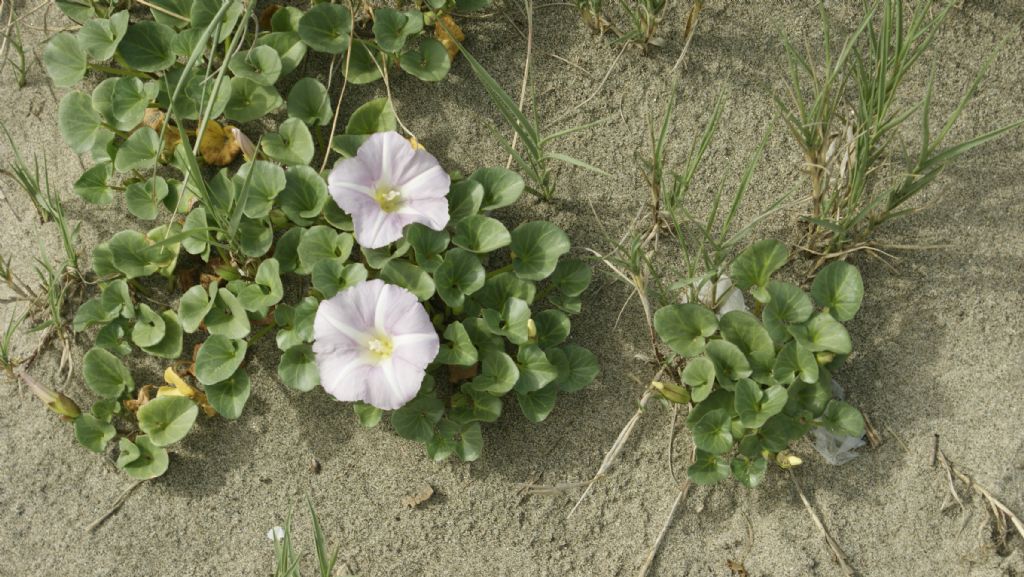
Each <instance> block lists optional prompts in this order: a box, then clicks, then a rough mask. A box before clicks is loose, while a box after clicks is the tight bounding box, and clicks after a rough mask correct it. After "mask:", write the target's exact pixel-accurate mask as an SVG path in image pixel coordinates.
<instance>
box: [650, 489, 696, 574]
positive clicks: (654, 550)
mask: <svg viewBox="0 0 1024 577" xmlns="http://www.w3.org/2000/svg"><path fill="white" fill-rule="evenodd" d="M689 494H690V480H689V479H687V480H686V482H685V483H683V486H682V487H680V488H679V494H677V495H676V499H675V501H672V508H671V509H669V511H668V516H667V517H666V518H665V524H664V525H662V527H661V532H659V533H658V538H657V539H655V540H654V545H652V546H651V551H650V552H649V553H648V554H647V558H646V559H645V560H644V564H643V566H642V567H640V572H639V573H637V575H638V577H647V574H648V573H650V572H651V567H652V566H653V565H654V558H655V557H657V555H658V550H659V549H661V542H662V541H664V540H665V534H666V533H668V529H669V527H671V526H672V521H673V520H674V519H675V517H676V511H677V510H678V509H679V505H681V504H682V503H683V501H685V500H686V496H687V495H689Z"/></svg>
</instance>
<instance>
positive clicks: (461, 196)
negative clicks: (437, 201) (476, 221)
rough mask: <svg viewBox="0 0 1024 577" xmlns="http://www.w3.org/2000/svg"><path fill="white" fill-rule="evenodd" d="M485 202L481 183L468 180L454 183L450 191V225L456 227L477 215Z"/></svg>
mask: <svg viewBox="0 0 1024 577" xmlns="http://www.w3.org/2000/svg"><path fill="white" fill-rule="evenodd" d="M483 200H484V187H483V185H482V184H480V183H479V182H477V181H475V180H468V179H466V180H459V181H456V182H453V183H452V185H451V190H449V191H448V215H449V217H450V220H449V221H448V224H449V225H454V224H457V223H458V222H459V221H461V220H462V219H464V218H467V217H471V216H473V215H475V214H476V213H477V212H479V211H480V203H482V202H483Z"/></svg>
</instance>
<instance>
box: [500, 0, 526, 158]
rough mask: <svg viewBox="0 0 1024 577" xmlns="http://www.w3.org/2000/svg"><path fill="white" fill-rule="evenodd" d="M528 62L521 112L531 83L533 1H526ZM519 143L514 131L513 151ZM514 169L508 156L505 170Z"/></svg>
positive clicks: (524, 75)
mask: <svg viewBox="0 0 1024 577" xmlns="http://www.w3.org/2000/svg"><path fill="white" fill-rule="evenodd" d="M525 10H526V62H525V63H523V83H522V85H521V86H520V88H519V111H520V112H522V110H523V103H525V102H526V87H527V86H528V85H529V82H530V60H532V53H533V2H532V0H526V8H525ZM518 142H519V131H518V130H514V131H513V134H512V147H511V150H515V148H516V144H517V143H518ZM511 167H512V154H511V153H510V154H509V155H508V161H506V162H505V168H511Z"/></svg>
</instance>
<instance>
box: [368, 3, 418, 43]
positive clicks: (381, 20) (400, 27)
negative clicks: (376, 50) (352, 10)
mask: <svg viewBox="0 0 1024 577" xmlns="http://www.w3.org/2000/svg"><path fill="white" fill-rule="evenodd" d="M422 30H423V14H422V13H421V12H420V11H419V10H411V11H409V12H400V11H398V10H395V9H393V8H375V9H374V10H373V37H374V39H375V40H376V41H377V45H378V46H380V47H381V49H382V50H384V51H385V52H390V53H392V54H397V53H398V52H399V51H400V50H401V49H402V47H403V46H405V41H406V39H408V38H409V37H410V36H412V35H413V34H418V33H419V32H420V31H422Z"/></svg>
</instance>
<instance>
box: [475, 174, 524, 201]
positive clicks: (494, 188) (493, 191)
mask: <svg viewBox="0 0 1024 577" xmlns="http://www.w3.org/2000/svg"><path fill="white" fill-rule="evenodd" d="M469 178H470V180H474V181H476V182H479V183H480V184H481V185H483V187H484V198H483V202H482V203H481V204H480V210H482V211H485V212H486V211H491V210H497V209H499V208H502V207H506V206H509V205H511V204H514V203H515V202H516V201H517V200H519V197H520V196H522V194H523V191H524V190H525V189H526V183H525V182H523V177H521V176H519V175H518V174H516V173H515V172H512V171H511V170H508V169H505V168H497V167H494V168H480V169H478V170H477V171H476V172H474V173H473V174H471V175H470V177H469Z"/></svg>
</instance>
